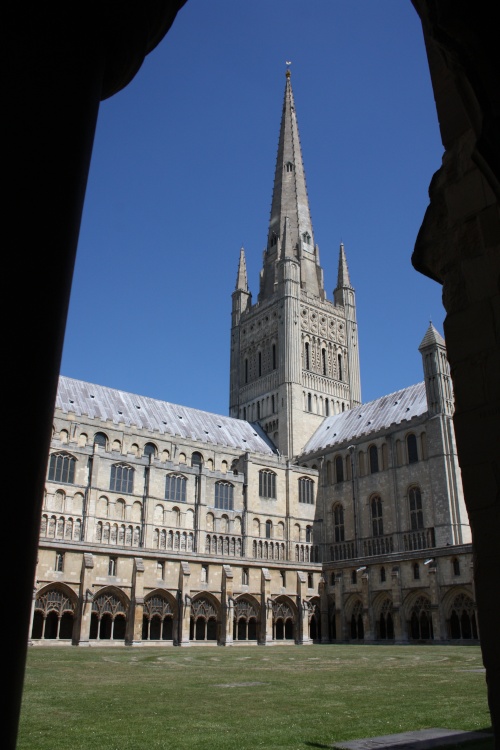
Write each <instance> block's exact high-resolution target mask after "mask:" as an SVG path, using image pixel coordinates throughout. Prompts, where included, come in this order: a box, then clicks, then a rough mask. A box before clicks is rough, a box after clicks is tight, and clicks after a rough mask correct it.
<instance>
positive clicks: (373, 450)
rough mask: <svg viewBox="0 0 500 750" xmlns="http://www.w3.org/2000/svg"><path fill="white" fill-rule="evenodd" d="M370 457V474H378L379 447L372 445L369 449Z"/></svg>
mask: <svg viewBox="0 0 500 750" xmlns="http://www.w3.org/2000/svg"><path fill="white" fill-rule="evenodd" d="M368 457H369V461H370V474H377V472H378V448H377V446H376V445H370V448H369V449H368Z"/></svg>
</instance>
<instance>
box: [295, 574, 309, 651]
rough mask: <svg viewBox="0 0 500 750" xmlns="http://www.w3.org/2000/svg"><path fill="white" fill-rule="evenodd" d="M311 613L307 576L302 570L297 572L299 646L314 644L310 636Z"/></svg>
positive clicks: (297, 641)
mask: <svg viewBox="0 0 500 750" xmlns="http://www.w3.org/2000/svg"><path fill="white" fill-rule="evenodd" d="M310 616H311V612H310V609H309V603H308V601H307V576H306V574H305V573H303V572H302V571H301V570H298V571H297V618H298V619H297V640H296V643H297V645H300V646H303V645H306V644H310V643H312V641H311V638H310V636H309V618H310Z"/></svg>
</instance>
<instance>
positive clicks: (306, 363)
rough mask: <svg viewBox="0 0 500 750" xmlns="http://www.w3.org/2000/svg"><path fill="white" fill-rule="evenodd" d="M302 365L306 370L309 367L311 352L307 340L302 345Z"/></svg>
mask: <svg viewBox="0 0 500 750" xmlns="http://www.w3.org/2000/svg"><path fill="white" fill-rule="evenodd" d="M304 366H305V368H306V370H310V369H311V354H310V348H309V341H306V343H305V345H304Z"/></svg>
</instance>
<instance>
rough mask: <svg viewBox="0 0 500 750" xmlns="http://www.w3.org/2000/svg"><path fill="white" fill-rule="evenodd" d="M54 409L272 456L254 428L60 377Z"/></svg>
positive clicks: (265, 439) (239, 421)
mask: <svg viewBox="0 0 500 750" xmlns="http://www.w3.org/2000/svg"><path fill="white" fill-rule="evenodd" d="M56 408H57V409H60V410H61V411H62V412H64V413H65V414H75V416H77V417H78V416H88V417H90V418H91V419H98V420H101V421H103V422H112V423H113V424H115V425H117V426H118V425H120V424H125V425H127V426H129V427H136V428H137V429H138V430H147V431H149V432H158V433H159V434H161V435H170V436H172V437H173V436H179V437H182V438H187V439H190V440H196V441H198V442H201V443H207V444H212V445H219V446H220V445H222V446H226V447H228V448H236V449H239V450H243V451H249V452H251V453H261V454H265V455H273V454H276V448H275V446H274V444H273V443H272V441H271V440H270V439H269V438H268V437H267V435H266V434H265V432H264V431H263V429H262V428H261V427H260V425H258V424H254V423H251V422H246V421H245V420H243V419H234V418H232V417H224V416H221V415H220V414H212V413H210V412H206V411H200V410H199V409H191V408H189V407H187V406H179V405H177V404H171V403H169V402H168V401H159V400H157V399H154V398H149V397H147V396H139V395H136V394H133V393H127V392H125V391H119V390H116V389H114V388H107V387H105V386H102V385H96V384H94V383H86V382H84V381H82V380H74V379H73V378H68V377H66V376H64V375H61V376H60V377H59V385H58V389H57V397H56Z"/></svg>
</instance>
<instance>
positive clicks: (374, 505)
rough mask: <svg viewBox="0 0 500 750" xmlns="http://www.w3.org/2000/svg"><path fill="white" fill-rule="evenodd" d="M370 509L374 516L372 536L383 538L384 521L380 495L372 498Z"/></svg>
mask: <svg viewBox="0 0 500 750" xmlns="http://www.w3.org/2000/svg"><path fill="white" fill-rule="evenodd" d="M370 508H371V514H372V534H373V536H383V534H384V523H383V520H382V498H381V497H380V495H375V496H374V497H372V499H371V500H370Z"/></svg>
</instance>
